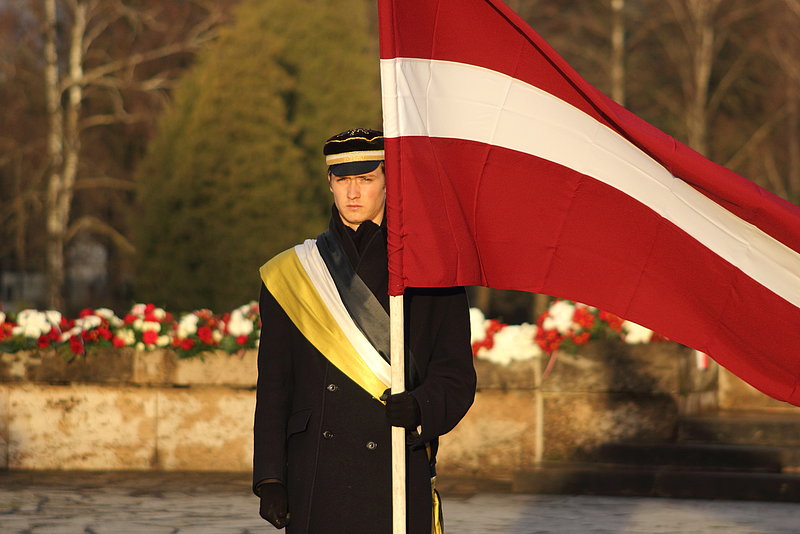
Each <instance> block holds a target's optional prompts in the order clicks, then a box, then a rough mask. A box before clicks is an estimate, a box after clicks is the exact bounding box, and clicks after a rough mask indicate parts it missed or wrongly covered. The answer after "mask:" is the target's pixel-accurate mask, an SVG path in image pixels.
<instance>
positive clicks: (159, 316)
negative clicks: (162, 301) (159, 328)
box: [153, 308, 167, 321]
mask: <svg viewBox="0 0 800 534" xmlns="http://www.w3.org/2000/svg"><path fill="white" fill-rule="evenodd" d="M166 316H167V312H165V311H164V309H163V308H156V309H154V310H153V317H155V318H156V319H158V320H159V321H160V320H161V319H163V318H164V317H166Z"/></svg>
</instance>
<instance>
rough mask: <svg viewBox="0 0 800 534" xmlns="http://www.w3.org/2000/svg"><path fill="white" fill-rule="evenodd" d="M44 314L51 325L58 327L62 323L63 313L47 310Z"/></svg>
mask: <svg viewBox="0 0 800 534" xmlns="http://www.w3.org/2000/svg"><path fill="white" fill-rule="evenodd" d="M44 314H45V316H46V317H47V320H48V321H49V322H50V324H51V325H53V326H56V325H58V324H60V323H61V312H57V311H55V310H47V311H45V312H44Z"/></svg>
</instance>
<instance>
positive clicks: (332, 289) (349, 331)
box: [294, 239, 392, 388]
mask: <svg viewBox="0 0 800 534" xmlns="http://www.w3.org/2000/svg"><path fill="white" fill-rule="evenodd" d="M294 250H295V253H296V254H297V259H298V260H300V264H301V265H302V266H303V269H305V271H306V274H308V277H309V278H310V279H311V283H313V284H314V287H315V288H316V290H317V293H318V294H319V296H320V297H321V298H322V301H323V302H324V303H325V305H326V306H327V307H328V311H329V312H330V313H331V315H333V318H334V319H335V320H336V323H337V324H338V325H339V328H341V329H342V332H344V335H345V336H346V337H347V339H348V340H349V341H350V343H351V344H352V345H353V347H354V348H355V349H356V352H358V354H359V355H360V356H361V359H362V360H364V363H366V364H367V367H369V369H370V370H371V371H372V372H373V373H375V375H376V376H377V377H378V379H379V380H380V381H381V382H383V383H384V384H385V385H386V387H387V388H388V387H389V385H390V384H391V383H392V369H391V367H390V366H389V363H388V362H387V361H386V360H384V359H383V357H382V356H381V355H380V354H379V353H378V351H377V350H375V347H373V346H372V343H370V342H369V340H368V339H367V338H366V336H365V335H364V333H363V332H362V331H361V330H360V329H359V328H358V326H357V325H356V324H355V322H353V318H352V316H351V315H350V314H349V313H348V312H347V308H345V306H344V302H342V298H341V297H340V296H339V291H338V290H337V289H336V284H335V283H334V281H333V278H331V273H330V272H329V271H328V268H327V267H326V265H325V260H323V259H322V256H320V254H319V249H318V248H317V241H316V240H315V239H306V240H305V242H303V244H301V245H297V246H295V247H294Z"/></svg>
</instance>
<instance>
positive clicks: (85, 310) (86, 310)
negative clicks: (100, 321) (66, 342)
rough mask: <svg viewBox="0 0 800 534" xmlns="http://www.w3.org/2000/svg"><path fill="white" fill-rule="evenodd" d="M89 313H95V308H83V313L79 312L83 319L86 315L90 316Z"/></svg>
mask: <svg viewBox="0 0 800 534" xmlns="http://www.w3.org/2000/svg"><path fill="white" fill-rule="evenodd" d="M89 315H94V310H93V309H91V308H84V309H82V310H81V313H80V314H78V316H79V317H80V318H81V319H83V318H84V317H87V316H89Z"/></svg>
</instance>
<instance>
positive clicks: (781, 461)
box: [582, 443, 800, 473]
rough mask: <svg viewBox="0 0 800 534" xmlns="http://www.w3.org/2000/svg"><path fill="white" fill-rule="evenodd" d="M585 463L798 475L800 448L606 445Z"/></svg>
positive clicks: (646, 444)
mask: <svg viewBox="0 0 800 534" xmlns="http://www.w3.org/2000/svg"><path fill="white" fill-rule="evenodd" d="M582 459H583V460H585V461H589V462H598V463H601V464H603V463H604V464H616V465H629V466H636V465H639V466H654V467H655V466H658V467H661V468H663V469H672V470H681V469H685V470H701V471H749V472H767V473H780V472H782V471H783V472H796V471H800V447H791V446H786V447H773V446H765V445H760V446H751V445H729V444H719V443H714V444H710V443H607V444H604V445H602V446H600V447H599V448H598V449H597V450H596V451H594V452H593V453H591V454H590V455H585V456H584V457H583V458H582Z"/></svg>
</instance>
